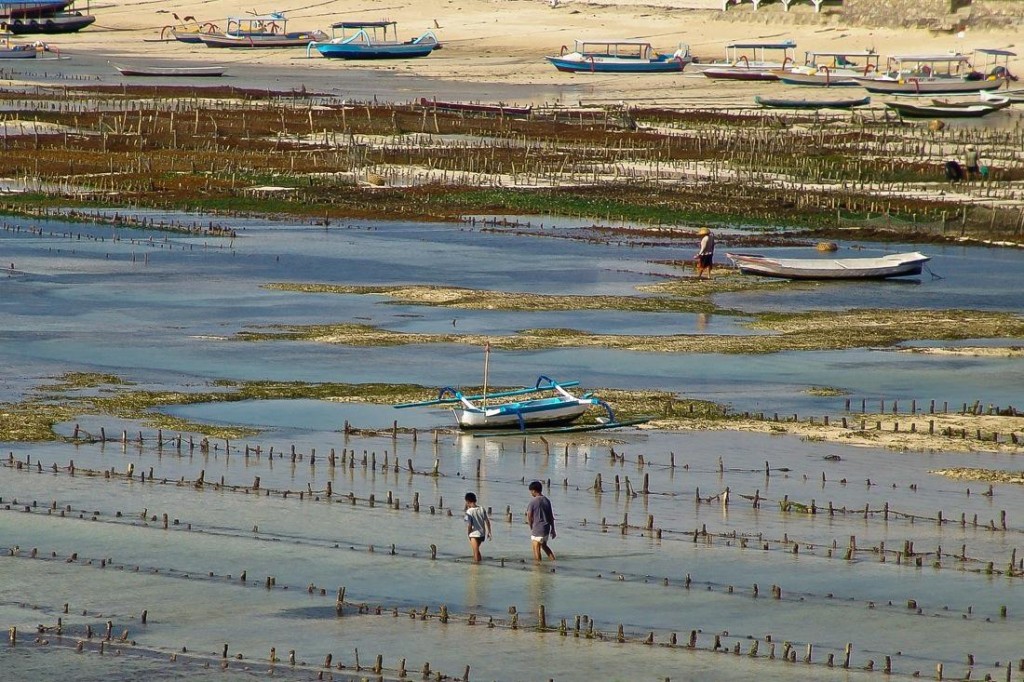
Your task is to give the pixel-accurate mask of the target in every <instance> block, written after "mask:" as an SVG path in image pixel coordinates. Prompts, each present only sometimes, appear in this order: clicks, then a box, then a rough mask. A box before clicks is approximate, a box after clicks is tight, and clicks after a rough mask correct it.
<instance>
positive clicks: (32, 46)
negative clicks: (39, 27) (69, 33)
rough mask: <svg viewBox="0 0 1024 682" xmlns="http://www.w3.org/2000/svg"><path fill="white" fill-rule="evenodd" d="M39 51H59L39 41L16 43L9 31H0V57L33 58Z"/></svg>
mask: <svg viewBox="0 0 1024 682" xmlns="http://www.w3.org/2000/svg"><path fill="white" fill-rule="evenodd" d="M41 52H59V51H58V50H57V49H56V48H52V49H51V48H50V46H49V45H47V44H46V43H43V42H40V41H36V42H34V43H22V44H18V45H16V44H14V43H12V42H11V34H10V33H0V59H35V58H36V56H38V55H39V53H41Z"/></svg>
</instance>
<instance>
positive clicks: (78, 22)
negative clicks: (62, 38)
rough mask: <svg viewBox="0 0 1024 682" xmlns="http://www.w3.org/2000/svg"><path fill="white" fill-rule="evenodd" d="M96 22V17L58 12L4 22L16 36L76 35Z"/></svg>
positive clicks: (15, 18)
mask: <svg viewBox="0 0 1024 682" xmlns="http://www.w3.org/2000/svg"><path fill="white" fill-rule="evenodd" d="M95 21H96V17H94V16H92V15H91V14H82V13H81V12H57V13H56V14H47V15H45V16H38V17H37V16H31V17H11V18H9V19H5V20H3V22H4V23H6V24H7V30H8V31H10V32H11V33H14V34H16V35H36V34H40V33H45V34H54V33H74V32H75V31H81V30H82V29H83V28H85V27H86V26H89V25H90V24H92V23H93V22H95Z"/></svg>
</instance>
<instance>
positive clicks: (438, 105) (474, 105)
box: [420, 97, 533, 116]
mask: <svg viewBox="0 0 1024 682" xmlns="http://www.w3.org/2000/svg"><path fill="white" fill-rule="evenodd" d="M420 106H421V107H427V108H429V109H437V110H438V111H460V112H466V113H471V114H490V115H493V116H529V115H530V113H531V112H532V111H533V107H532V106H518V105H513V104H500V103H499V104H486V103H478V102H444V101H441V100H437V99H427V98H426V97H421V98H420Z"/></svg>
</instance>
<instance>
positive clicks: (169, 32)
mask: <svg viewBox="0 0 1024 682" xmlns="http://www.w3.org/2000/svg"><path fill="white" fill-rule="evenodd" d="M171 16H173V17H174V18H175V20H177V22H178V25H177V26H164V27H163V28H162V29H160V40H161V41H166V40H177V41H178V42H180V43H189V44H192V45H198V44H200V43H202V42H203V41H202V40H201V39H200V37H199V36H200V35H201V34H203V33H217V32H219V31H220V27H219V26H217V24H215V23H213V22H212V21H207V22H203V23H199V22H198V21H197V20H196V18H195V17H192V16H186V17H184V18H180V17H178V15H177V14H172V15H171Z"/></svg>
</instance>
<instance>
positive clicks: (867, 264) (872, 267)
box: [725, 252, 930, 279]
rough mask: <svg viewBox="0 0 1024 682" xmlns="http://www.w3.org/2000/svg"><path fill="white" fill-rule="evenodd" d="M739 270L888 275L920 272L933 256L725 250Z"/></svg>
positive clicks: (804, 275) (787, 275)
mask: <svg viewBox="0 0 1024 682" xmlns="http://www.w3.org/2000/svg"><path fill="white" fill-rule="evenodd" d="M725 255H726V256H727V257H728V258H729V260H731V261H732V262H733V263H734V264H735V265H736V267H737V268H739V270H740V272H742V273H745V274H750V275H759V276H761V277H779V278H783V279H887V278H889V277H908V276H912V275H920V274H921V270H922V268H923V267H924V264H925V263H926V262H928V261H929V260H930V258H929V257H928V256H925V255H924V254H921V253H917V252H913V253H895V254H891V255H888V256H882V257H880V258H770V257H767V256H759V255H756V254H746V253H727V254H725Z"/></svg>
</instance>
